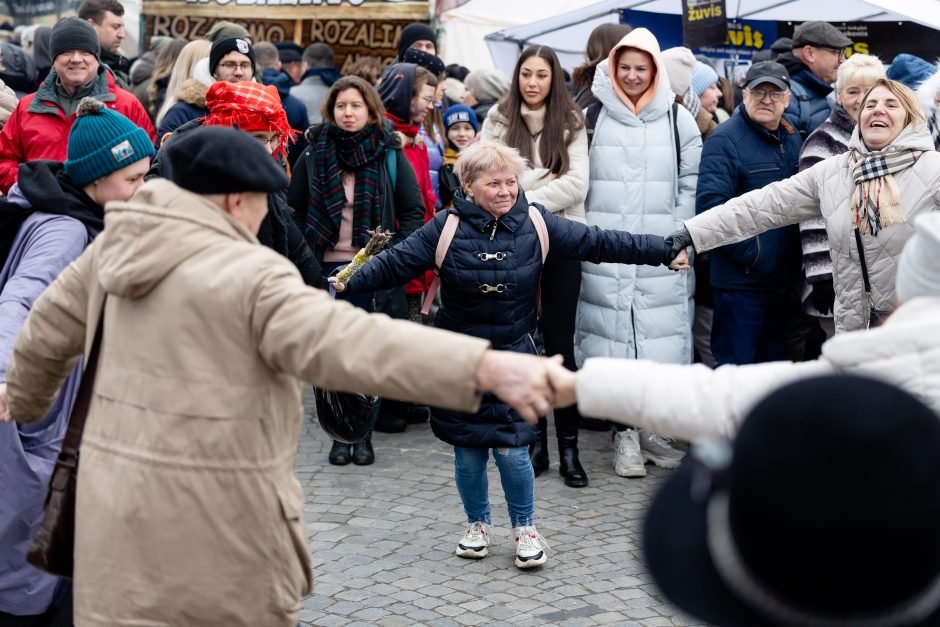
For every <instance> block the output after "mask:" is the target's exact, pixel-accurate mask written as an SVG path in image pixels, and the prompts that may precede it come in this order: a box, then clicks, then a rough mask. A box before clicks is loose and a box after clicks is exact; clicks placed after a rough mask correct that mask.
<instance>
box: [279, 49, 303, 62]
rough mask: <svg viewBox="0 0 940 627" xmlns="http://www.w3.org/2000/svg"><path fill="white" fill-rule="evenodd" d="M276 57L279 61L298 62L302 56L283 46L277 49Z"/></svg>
mask: <svg viewBox="0 0 940 627" xmlns="http://www.w3.org/2000/svg"><path fill="white" fill-rule="evenodd" d="M277 58H278V59H279V60H280V62H281V63H300V62H301V61H302V60H303V57H302V56H301V55H300V53H299V52H297V51H296V50H293V49H291V48H285V49H283V50H278V51H277Z"/></svg>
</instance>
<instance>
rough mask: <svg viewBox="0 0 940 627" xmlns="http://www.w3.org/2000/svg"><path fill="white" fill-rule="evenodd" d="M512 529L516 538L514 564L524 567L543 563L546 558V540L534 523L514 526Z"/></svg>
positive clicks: (533, 566)
mask: <svg viewBox="0 0 940 627" xmlns="http://www.w3.org/2000/svg"><path fill="white" fill-rule="evenodd" d="M513 531H514V532H515V538H516V566H517V567H519V568H522V569H526V568H535V567H536V566H541V565H542V564H544V563H545V560H546V559H548V556H547V555H546V554H545V550H546V549H547V548H548V542H546V541H545V538H543V537H542V534H540V533H539V530H538V529H536V528H535V525H526V526H525V527H516V528H515V529H514V530H513Z"/></svg>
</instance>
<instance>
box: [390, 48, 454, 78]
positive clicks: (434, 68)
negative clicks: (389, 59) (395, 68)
mask: <svg viewBox="0 0 940 627" xmlns="http://www.w3.org/2000/svg"><path fill="white" fill-rule="evenodd" d="M401 61H402V63H414V64H415V65H420V66H421V67H423V68H424V69H426V70H428V71H429V72H430V73H431V74H433V75H434V76H440V75H441V74H443V73H444V70H445V69H446V68H445V66H444V62H443V61H441V60H440V58H438V57H436V56H434V55H433V54H431V53H430V52H425V51H424V50H418V49H417V48H408V49H407V50H405V56H404V57H403V58H402V60H401Z"/></svg>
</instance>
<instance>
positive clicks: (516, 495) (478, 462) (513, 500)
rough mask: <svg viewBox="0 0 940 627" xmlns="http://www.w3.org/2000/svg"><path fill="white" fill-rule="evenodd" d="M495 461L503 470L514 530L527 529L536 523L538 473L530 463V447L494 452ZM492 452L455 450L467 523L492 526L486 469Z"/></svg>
mask: <svg viewBox="0 0 940 627" xmlns="http://www.w3.org/2000/svg"><path fill="white" fill-rule="evenodd" d="M493 458H494V459H495V460H496V467H497V468H498V469H499V479H500V481H501V482H502V484H503V495H504V496H505V497H506V505H507V507H508V509H509V520H510V522H511V523H512V526H513V527H524V526H525V525H531V524H533V523H534V517H535V473H534V472H533V470H532V460H530V459H529V447H527V446H517V447H514V448H494V449H493ZM489 459H490V449H486V448H464V447H462V446H455V447H454V471H455V475H456V477H457V491H458V492H459V493H460V499H461V500H462V501H463V508H464V511H465V512H466V513H467V522H470V523H473V522H477V521H480V522H485V523H486V524H492V519H491V515H490V499H489V484H488V482H487V477H486V467H487V464H488V463H489Z"/></svg>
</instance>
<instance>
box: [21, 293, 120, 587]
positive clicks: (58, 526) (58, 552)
mask: <svg viewBox="0 0 940 627" xmlns="http://www.w3.org/2000/svg"><path fill="white" fill-rule="evenodd" d="M103 320H104V307H102V309H101V316H100V317H99V318H98V328H97V329H96V330H95V339H94V341H93V342H92V344H91V351H89V354H88V359H87V361H86V365H85V372H84V374H83V375H82V381H81V383H79V385H78V395H77V396H76V398H75V404H74V405H73V406H72V414H71V415H70V416H69V427H68V430H67V431H66V432H65V439H64V440H63V442H62V450H61V451H60V452H59V457H58V459H56V462H55V468H54V469H53V470H52V479H50V481H49V493H48V494H46V505H45V512H44V513H43V516H42V523H41V524H40V525H39V530H38V531H37V532H36V536H35V537H34V538H33V541H32V543H31V544H30V546H29V551H27V553H26V559H27V561H28V562H29V563H30V564H32V565H33V566H35V567H36V568H39V569H41V570H44V571H46V572H47V573H51V574H53V575H58V576H59V577H66V578H71V577H72V566H73V562H72V557H73V555H74V553H75V488H76V480H77V478H78V450H79V447H80V446H81V443H82V432H83V431H84V430H85V419H86V418H87V417H88V406H89V405H90V404H91V390H92V387H93V386H94V384H95V372H96V371H97V370H98V350H99V348H100V347H101V327H102V322H103Z"/></svg>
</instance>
